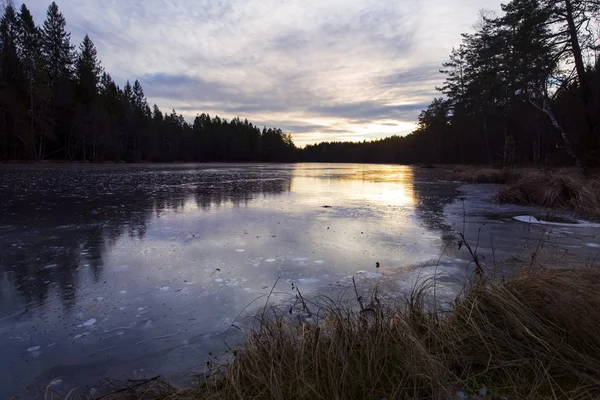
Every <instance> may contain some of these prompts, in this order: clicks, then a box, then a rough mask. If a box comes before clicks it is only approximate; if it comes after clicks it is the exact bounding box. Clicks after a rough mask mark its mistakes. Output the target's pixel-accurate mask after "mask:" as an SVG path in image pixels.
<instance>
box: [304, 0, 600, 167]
mask: <svg viewBox="0 0 600 400" xmlns="http://www.w3.org/2000/svg"><path fill="white" fill-rule="evenodd" d="M599 8H600V2H599V1H597V0H512V1H510V2H509V3H508V4H503V5H502V11H503V13H502V16H495V15H493V14H492V13H489V12H481V13H480V21H479V23H478V24H476V25H475V27H474V28H475V31H474V32H473V33H469V34H463V35H462V43H461V44H460V46H458V48H454V49H453V50H452V52H451V54H450V56H449V60H448V62H446V63H444V64H443V68H442V69H441V71H440V72H441V73H442V74H443V75H444V76H445V81H444V84H443V85H442V86H441V87H440V88H437V89H438V90H439V91H440V92H441V94H442V96H440V97H437V98H435V99H434V100H433V102H432V103H431V104H430V105H429V106H428V107H427V109H425V110H423V111H422V112H421V114H420V116H419V122H418V127H417V129H416V130H415V131H414V132H413V133H412V134H410V135H408V136H405V137H398V136H394V137H391V138H387V139H383V140H377V141H371V142H364V143H339V142H338V143H320V144H316V145H312V146H307V148H305V149H304V151H303V157H302V158H303V159H305V160H309V161H362V162H397V163H474V164H489V165H494V166H513V165H523V164H528V165H538V166H546V165H556V164H560V165H576V166H579V167H586V166H597V165H598V164H600V126H599V125H600V124H599V123H600V58H598V56H597V53H596V52H597V50H598V46H597V42H598V34H597V32H598V31H597V22H598V17H599V16H600V13H599Z"/></svg>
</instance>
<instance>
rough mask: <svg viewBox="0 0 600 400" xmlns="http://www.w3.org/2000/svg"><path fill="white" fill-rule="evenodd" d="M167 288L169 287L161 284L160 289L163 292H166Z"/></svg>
mask: <svg viewBox="0 0 600 400" xmlns="http://www.w3.org/2000/svg"><path fill="white" fill-rule="evenodd" d="M169 289H171V288H170V287H168V286H163V287H161V288H160V290H161V291H163V292H167V291H169Z"/></svg>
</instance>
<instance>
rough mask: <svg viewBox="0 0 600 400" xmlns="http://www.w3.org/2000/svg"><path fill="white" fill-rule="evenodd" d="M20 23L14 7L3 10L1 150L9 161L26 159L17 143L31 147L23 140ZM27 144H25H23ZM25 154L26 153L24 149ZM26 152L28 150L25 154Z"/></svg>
mask: <svg viewBox="0 0 600 400" xmlns="http://www.w3.org/2000/svg"><path fill="white" fill-rule="evenodd" d="M17 36H18V22H17V14H16V12H15V9H14V8H13V6H12V5H11V4H9V5H7V6H6V8H5V9H4V15H3V16H2V20H1V21H0V42H1V43H0V90H1V93H0V94H1V96H0V100H1V102H2V114H3V115H2V117H3V118H2V124H3V126H2V148H3V149H2V150H3V153H4V155H5V157H6V158H7V159H8V158H9V157H10V158H13V159H16V158H17V157H23V156H25V157H27V156H28V154H23V153H22V152H21V153H20V152H19V148H17V140H18V141H20V142H21V143H22V144H23V145H24V146H25V145H27V146H29V143H26V140H25V139H24V138H23V137H21V136H20V135H21V126H22V125H23V124H24V120H23V119H24V114H23V109H22V107H20V105H21V103H22V101H23V100H22V92H23V87H24V82H23V75H22V67H23V66H22V64H21V62H20V60H19V56H18V50H17V41H18V39H17ZM23 142H25V143H23ZM25 150H26V149H25ZM26 151H27V150H26Z"/></svg>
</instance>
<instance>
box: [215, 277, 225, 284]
mask: <svg viewBox="0 0 600 400" xmlns="http://www.w3.org/2000/svg"><path fill="white" fill-rule="evenodd" d="M215 282H217V283H223V282H224V280H223V279H221V278H217V279H215Z"/></svg>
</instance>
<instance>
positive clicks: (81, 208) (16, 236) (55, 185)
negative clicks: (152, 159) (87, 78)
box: [0, 164, 456, 314]
mask: <svg viewBox="0 0 600 400" xmlns="http://www.w3.org/2000/svg"><path fill="white" fill-rule="evenodd" d="M432 179H435V177H432V176H431V173H430V172H428V171H423V170H419V169H414V168H412V167H406V166H368V167H360V166H342V167H340V166H331V167H324V166H322V165H320V166H319V165H310V164H301V165H296V166H290V165H286V166H279V167H277V166H262V167H248V168H247V167H244V166H242V167H240V166H235V165H234V166H230V167H229V166H224V167H219V168H207V167H193V166H180V167H177V166H168V167H164V166H163V167H160V166H148V167H130V166H113V167H87V168H67V167H20V168H16V167H12V168H8V169H1V170H0V194H1V195H2V199H3V201H2V203H1V204H0V246H1V247H2V248H3V249H5V250H4V251H3V252H2V253H0V314H4V313H5V312H10V311H11V310H15V309H16V308H18V307H15V305H16V303H17V302H18V303H22V304H24V306H25V307H35V306H39V305H42V304H44V303H45V302H46V300H47V298H48V296H49V295H50V294H51V293H53V291H56V292H58V293H57V294H58V296H59V298H60V302H61V303H62V305H63V307H64V309H65V310H66V311H67V312H68V310H69V309H71V308H72V307H73V305H74V304H75V302H76V295H77V290H78V288H80V286H81V285H82V282H89V283H99V282H100V281H102V279H103V270H104V264H103V257H104V256H105V254H106V253H107V252H108V251H110V249H111V248H112V247H113V246H114V245H115V244H116V243H117V242H118V240H119V239H120V238H123V237H129V238H134V239H139V240H144V238H145V236H146V234H147V231H148V227H149V224H150V222H151V221H152V220H153V219H155V218H160V217H161V216H162V215H163V214H165V213H169V212H185V213H188V212H189V213H191V216H190V218H193V213H194V212H204V211H209V210H214V209H217V208H221V207H225V206H229V207H234V208H239V207H246V206H249V205H250V204H251V203H252V202H253V201H254V200H256V199H258V198H261V197H272V196H280V195H282V194H284V193H291V192H293V193H295V194H300V195H307V196H309V197H310V196H312V199H313V200H315V199H316V200H315V201H318V199H319V198H320V197H319V196H321V198H327V196H328V188H329V187H335V188H336V189H335V191H332V192H331V193H334V192H335V193H338V194H337V195H339V193H340V192H341V193H343V194H344V196H346V199H351V200H354V199H356V200H361V201H364V202H365V203H376V204H380V205H381V204H383V205H388V204H389V205H391V206H398V207H404V208H407V209H409V210H410V212H413V211H412V210H414V213H415V214H416V216H417V218H419V219H420V220H421V221H422V222H423V224H424V226H425V227H427V228H428V229H430V230H433V231H439V232H440V233H442V235H443V233H444V232H445V231H447V230H448V229H449V227H447V226H445V225H444V223H443V207H444V205H445V204H448V203H450V202H451V201H453V200H454V198H455V197H456V193H455V192H454V191H453V189H452V187H451V185H447V190H446V189H444V187H445V186H444V185H441V186H440V184H439V182H438V183H437V184H436V185H432ZM440 187H441V188H442V189H440ZM440 190H442V192H440ZM320 205H325V204H320ZM298 210H300V211H301V205H300V204H299V205H298ZM15 294H18V296H15Z"/></svg>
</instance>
